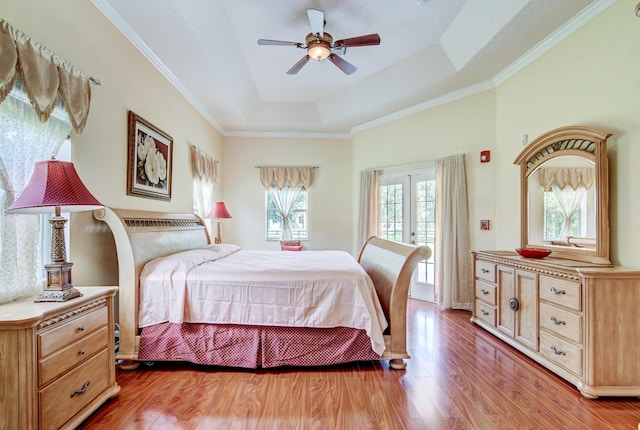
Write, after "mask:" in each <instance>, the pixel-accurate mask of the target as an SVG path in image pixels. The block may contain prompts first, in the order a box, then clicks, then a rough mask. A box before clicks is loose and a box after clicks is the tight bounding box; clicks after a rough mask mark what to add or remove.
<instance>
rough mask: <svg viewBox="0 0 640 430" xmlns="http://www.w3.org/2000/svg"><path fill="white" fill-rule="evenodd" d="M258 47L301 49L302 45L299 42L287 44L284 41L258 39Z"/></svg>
mask: <svg viewBox="0 0 640 430" xmlns="http://www.w3.org/2000/svg"><path fill="white" fill-rule="evenodd" d="M258 45H272V46H296V47H301V46H302V43H299V42H285V41H284V40H271V39H258Z"/></svg>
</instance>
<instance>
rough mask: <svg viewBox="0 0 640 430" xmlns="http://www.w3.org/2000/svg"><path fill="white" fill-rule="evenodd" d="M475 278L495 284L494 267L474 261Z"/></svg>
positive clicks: (493, 265) (491, 264) (483, 262)
mask: <svg viewBox="0 0 640 430" xmlns="http://www.w3.org/2000/svg"><path fill="white" fill-rule="evenodd" d="M476 278H478V279H484V280H485V281H487V282H491V283H492V284H495V282H496V265H495V264H493V263H489V262H487V261H480V260H478V261H476Z"/></svg>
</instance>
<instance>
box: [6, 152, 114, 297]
mask: <svg viewBox="0 0 640 430" xmlns="http://www.w3.org/2000/svg"><path fill="white" fill-rule="evenodd" d="M102 206H103V205H102V203H100V202H99V201H98V200H97V199H96V198H95V197H94V196H93V195H92V194H91V193H90V192H89V190H87V188H86V187H85V186H84V184H83V183H82V181H81V180H80V177H79V176H78V173H77V172H76V169H75V167H74V166H73V163H70V162H68V161H58V160H55V159H52V160H47V161H37V162H36V163H35V165H34V169H33V174H32V175H31V178H30V179H29V183H28V184H27V186H26V187H25V189H24V191H23V192H22V194H21V195H20V197H18V198H17V199H16V201H15V202H13V204H12V205H11V206H9V208H8V209H7V210H6V212H7V213H25V214H40V213H54V214H55V216H54V217H53V218H51V219H50V220H49V222H50V223H51V263H49V264H45V266H44V267H45V269H46V270H47V283H46V285H45V287H44V292H43V293H42V294H41V295H39V296H38V297H37V298H36V299H35V301H36V302H64V301H66V300H69V299H72V298H74V297H79V296H81V295H82V293H80V291H78V290H76V289H75V288H74V287H73V284H72V283H71V266H73V263H70V262H68V261H66V259H67V252H66V249H65V243H64V225H65V223H66V222H67V220H66V219H65V218H64V217H62V216H60V213H61V212H80V211H88V210H93V209H99V208H101V207H102Z"/></svg>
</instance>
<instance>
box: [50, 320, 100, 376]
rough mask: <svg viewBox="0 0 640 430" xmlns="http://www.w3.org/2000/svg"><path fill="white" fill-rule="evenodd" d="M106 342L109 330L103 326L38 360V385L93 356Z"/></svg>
mask: <svg viewBox="0 0 640 430" xmlns="http://www.w3.org/2000/svg"><path fill="white" fill-rule="evenodd" d="M107 342H109V330H108V329H107V327H106V326H105V327H102V328H101V329H99V330H98V331H96V332H94V333H91V334H89V335H88V336H85V337H83V338H82V339H80V340H78V341H77V342H75V343H72V344H71V345H69V346H67V347H66V348H64V349H62V350H60V351H58V352H56V353H55V354H52V355H50V356H49V357H47V358H45V359H43V360H40V361H39V363H38V366H39V370H40V371H39V372H38V378H39V381H38V383H39V386H43V385H45V384H47V383H48V382H49V381H51V380H52V379H54V378H56V377H58V376H60V375H62V374H63V373H64V372H66V371H67V370H69V369H73V368H75V367H77V366H78V364H80V363H82V362H83V361H84V360H86V359H88V358H89V357H91V356H93V355H94V354H95V353H96V352H98V351H100V350H101V349H104V348H106V347H107Z"/></svg>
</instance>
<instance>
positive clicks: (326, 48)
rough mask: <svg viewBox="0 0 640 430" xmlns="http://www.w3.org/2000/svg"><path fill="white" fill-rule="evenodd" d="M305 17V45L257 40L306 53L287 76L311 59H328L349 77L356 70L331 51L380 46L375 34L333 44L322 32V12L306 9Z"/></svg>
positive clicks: (329, 36)
mask: <svg viewBox="0 0 640 430" xmlns="http://www.w3.org/2000/svg"><path fill="white" fill-rule="evenodd" d="M307 16H308V17H309V23H310V24H311V33H309V34H307V37H306V38H305V44H302V43H300V42H285V41H283V40H270V39H258V45H272V46H295V47H296V48H300V49H305V50H306V51H307V54H306V55H305V56H304V57H302V58H301V59H300V60H299V61H298V62H297V63H296V64H294V65H293V67H291V68H290V69H289V70H287V74H289V75H295V74H296V73H298V72H299V71H300V69H302V68H303V67H304V65H305V64H307V62H308V61H309V60H310V59H312V58H313V59H314V60H317V61H321V60H324V59H325V58H328V59H329V61H331V62H332V63H333V64H335V65H336V66H337V67H338V68H339V69H340V70H342V71H343V72H344V73H346V74H347V75H350V74H352V73H353V72H355V71H356V70H358V68H357V67H356V66H354V65H353V64H351V63H349V62H348V61H347V60H345V59H344V58H342V57H340V56H338V55H336V54H335V53H334V52H332V50H337V51H340V50H341V51H342V52H343V53H344V51H345V50H346V48H353V47H356V46H372V45H380V36H379V35H378V34H377V33H374V34H367V35H366V36H358V37H351V38H349V39H340V40H336V41H335V42H334V40H333V36H331V35H330V34H329V33H327V32H325V31H324V25H325V23H326V21H325V20H324V12H322V11H321V10H318V9H307Z"/></svg>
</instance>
